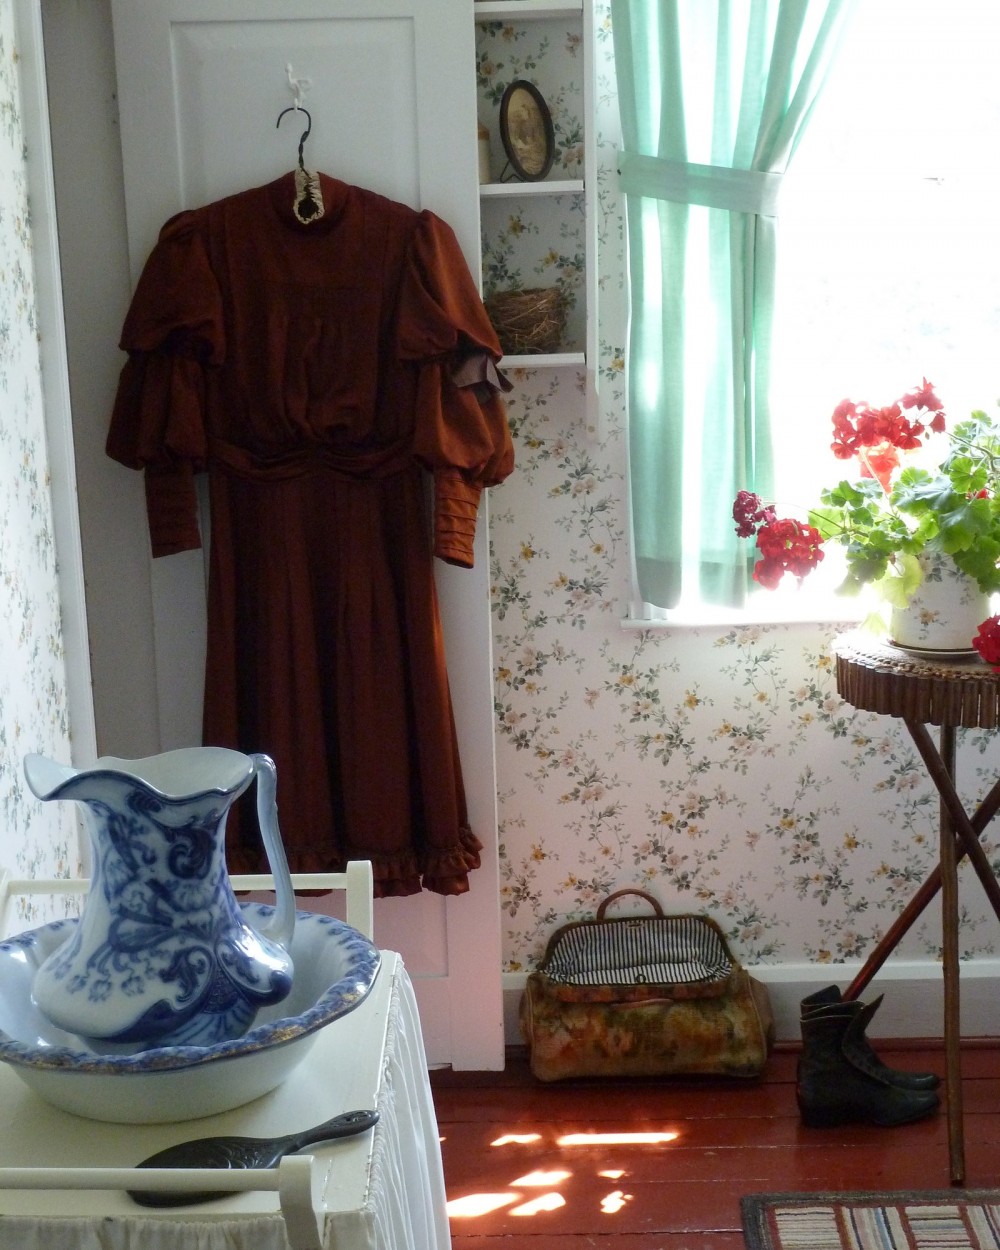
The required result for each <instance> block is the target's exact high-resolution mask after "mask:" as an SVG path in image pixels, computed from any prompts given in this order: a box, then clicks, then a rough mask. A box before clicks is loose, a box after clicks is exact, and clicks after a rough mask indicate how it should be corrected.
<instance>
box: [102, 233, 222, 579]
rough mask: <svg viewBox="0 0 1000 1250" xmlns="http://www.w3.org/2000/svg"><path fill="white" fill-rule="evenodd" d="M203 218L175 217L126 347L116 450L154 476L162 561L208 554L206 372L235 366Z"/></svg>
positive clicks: (112, 441) (149, 265)
mask: <svg viewBox="0 0 1000 1250" xmlns="http://www.w3.org/2000/svg"><path fill="white" fill-rule="evenodd" d="M198 223H199V217H198V215H197V214H196V213H194V212H184V213H180V214H178V215H177V216H176V217H173V218H171V219H170V221H168V222H167V223H166V225H165V226H164V227H163V229H162V230H161V231H160V237H159V239H158V241H157V244H156V246H155V248H154V249H153V251H152V252H151V254H150V256H149V259H148V260H147V261H146V264H145V266H144V268H143V271H142V275H141V277H140V278H139V283H138V285H137V287H136V290H135V294H134V296H133V298H132V303H131V305H130V307H129V310H128V314H127V316H126V318H125V324H124V327H123V329H122V335H121V340H120V344H119V346H120V347H121V348H122V350H123V351H126V352H128V360H127V361H126V362H125V365H124V368H123V369H122V373H121V377H120V379H119V383H118V391H117V394H116V397H115V404H114V410H113V413H112V417H111V426H110V430H109V432H108V439H107V444H106V451H107V454H108V455H109V456H111V457H112V459H114V460H118V461H119V462H120V463H121V464H124V465H126V466H127V467H128V468H131V469H143V470H145V482H146V511H147V515H148V518H149V532H150V539H151V542H152V551H153V555H154V556H164V555H172V554H174V553H175V552H178V551H189V550H193V549H195V548H197V547H200V546H201V535H200V532H199V529H198V508H197V495H196V491H195V484H194V474H195V473H197V472H199V471H200V470H201V469H203V468H204V467H205V460H206V423H205V399H206V396H205V390H206V376H205V375H206V370H208V369H212V368H215V367H218V366H219V365H221V364H222V362H223V361H224V359H225V352H226V343H225V333H224V327H223V311H222V297H221V293H220V291H219V287H218V283H217V282H216V280H215V277H214V275H213V273H212V269H211V266H210V264H209V258H208V252H207V249H206V245H205V241H204V238H203V235H202V232H201V231H200V230H199V228H198Z"/></svg>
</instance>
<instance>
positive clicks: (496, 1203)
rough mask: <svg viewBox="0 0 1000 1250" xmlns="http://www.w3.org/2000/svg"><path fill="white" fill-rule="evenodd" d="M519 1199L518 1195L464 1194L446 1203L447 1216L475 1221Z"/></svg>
mask: <svg viewBox="0 0 1000 1250" xmlns="http://www.w3.org/2000/svg"><path fill="white" fill-rule="evenodd" d="M520 1197H521V1195H520V1194H465V1195H464V1196H463V1197H461V1198H453V1199H452V1200H451V1202H449V1203H448V1215H449V1217H450V1218H452V1219H460V1220H468V1219H475V1218H476V1216H478V1215H489V1214H490V1212H491V1211H499V1210H501V1209H502V1208H503V1207H509V1206H510V1204H511V1203H512V1202H517V1200H518V1199H519V1198H520Z"/></svg>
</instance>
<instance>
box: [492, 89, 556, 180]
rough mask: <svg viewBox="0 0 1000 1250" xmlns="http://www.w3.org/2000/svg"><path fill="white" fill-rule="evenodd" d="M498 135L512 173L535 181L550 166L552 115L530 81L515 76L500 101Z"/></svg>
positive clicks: (552, 145) (553, 148)
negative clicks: (515, 78) (514, 79)
mask: <svg viewBox="0 0 1000 1250" xmlns="http://www.w3.org/2000/svg"><path fill="white" fill-rule="evenodd" d="M500 138H501V140H502V141H503V149H504V151H505V152H506V153H507V160H508V161H509V162H510V165H511V167H512V169H513V170H514V173H515V174H516V175H517V176H518V178H521V179H523V181H525V182H538V181H539V180H540V179H542V178H544V177H545V175H546V174H547V173H548V172H549V170H550V169H551V168H552V160H553V157H554V156H555V147H556V139H555V131H554V130H553V127H552V115H551V114H550V113H549V110H548V106H547V105H546V103H545V101H544V100H543V99H542V96H541V92H539V90H538V88H537V87H536V86H535V85H534V83H530V82H525V81H524V79H520V78H519V79H517V80H516V81H515V82H512V83H511V84H510V86H509V87H508V88H507V90H506V91H505V92H504V93H503V99H502V100H501V101H500Z"/></svg>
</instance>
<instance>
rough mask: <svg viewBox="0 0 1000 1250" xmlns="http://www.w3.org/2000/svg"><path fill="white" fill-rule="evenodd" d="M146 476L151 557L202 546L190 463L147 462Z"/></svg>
mask: <svg viewBox="0 0 1000 1250" xmlns="http://www.w3.org/2000/svg"><path fill="white" fill-rule="evenodd" d="M145 479H146V515H147V516H148V518H149V536H150V540H151V542H152V548H153V556H154V558H156V557H158V556H172V555H176V554H177V552H179V551H197V550H198V548H199V547H200V546H201V532H200V531H199V529H198V497H197V493H196V491H195V485H194V470H193V469H192V468H191V465H190V464H178V465H170V466H168V467H159V466H156V465H148V466H147V467H146V473H145Z"/></svg>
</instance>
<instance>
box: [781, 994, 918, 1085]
mask: <svg viewBox="0 0 1000 1250" xmlns="http://www.w3.org/2000/svg"><path fill="white" fill-rule="evenodd" d="M882 997H883V996H882V995H881V994H880V995H879V997H878V998H876V999H875V1001H874V1002H873V1003H866V1004H862V1007H861V1010H860V1011H857V1005H856V1003H851V1002H847V1003H845V1002H844V1000H843V999H842V998H841V995H840V990H839V989H838V988H837V986H835V985H830V986H827V988H826V989H825V990H817V991H816V993H815V994H810V995H809V997H808V998H803V1000H802V1003H801V1014H802V1019H803V1020H804V1019H805V1018H806V1017H807V1016H815V1015H817V1014H820V1015H825V1014H828V1013H830V1012H832V1013H833V1014H837V1011H838V1010H840V1011H844V1010H845V1009H846V1011H847V1013H848V1015H850V1017H851V1019H852V1020H854V1021H855V1024H854V1027H853V1029H852V1038H853V1041H854V1045H855V1047H856V1048H857V1049H859V1050H861V1051H867V1052H868V1058H867V1065H868V1071H869V1072H872V1073H876V1072H877V1073H878V1075H879V1076H880V1077H881V1078H882V1079H883V1080H885V1081H887V1082H888V1083H889V1084H890V1085H895V1086H897V1087H898V1088H899V1089H937V1087H938V1086H939V1085H940V1084H941V1078H940V1077H939V1076H938V1075H937V1074H936V1073H934V1072H907V1071H906V1070H905V1069H904V1068H890V1067H889V1066H888V1065H887V1064H884V1063H883V1062H882V1060H881V1059H880V1058H879V1057H878V1055H877V1054H876V1053H875V1051H874V1050H873V1049H872V1047H871V1043H870V1042H869V1041H868V1039H867V1037H865V1031H866V1029H867V1028H868V1025H869V1024H870V1023H871V1020H872V1016H874V1014H875V1012H876V1011H878V1009H879V1005H880V1004H881V1002H882ZM855 1011H857V1015H855Z"/></svg>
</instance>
